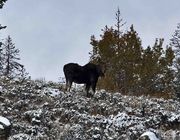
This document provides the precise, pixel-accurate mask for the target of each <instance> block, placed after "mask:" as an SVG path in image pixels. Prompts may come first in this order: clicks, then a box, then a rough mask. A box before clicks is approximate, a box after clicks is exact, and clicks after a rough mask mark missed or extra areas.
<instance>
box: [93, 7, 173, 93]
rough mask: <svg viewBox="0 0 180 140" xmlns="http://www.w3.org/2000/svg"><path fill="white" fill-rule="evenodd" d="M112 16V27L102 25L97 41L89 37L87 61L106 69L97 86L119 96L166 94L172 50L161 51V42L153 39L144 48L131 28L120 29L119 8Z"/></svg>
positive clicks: (170, 74)
mask: <svg viewBox="0 0 180 140" xmlns="http://www.w3.org/2000/svg"><path fill="white" fill-rule="evenodd" d="M116 16H117V17H116V19H117V24H116V25H115V26H116V28H113V27H110V28H109V27H107V26H105V28H104V29H103V30H102V31H103V34H102V35H100V39H99V40H97V39H96V38H95V36H92V37H91V45H92V46H93V50H92V52H91V53H90V55H91V56H90V61H91V62H94V63H98V64H101V63H102V64H104V65H105V67H106V73H105V78H104V79H103V80H102V81H100V82H99V87H100V88H105V89H107V90H115V91H119V92H122V93H146V94H149V93H151V94H152V93H157V92H158V93H170V92H171V91H172V81H173V79H174V75H173V70H172V68H171V67H172V62H173V59H174V51H173V50H172V48H171V47H167V48H166V49H163V41H164V40H163V39H156V40H155V43H154V45H153V47H150V46H149V47H147V48H146V49H144V48H143V47H142V44H141V39H140V37H139V36H138V33H137V32H136V31H135V29H134V27H133V25H132V26H131V27H130V29H129V30H128V31H127V32H122V30H121V29H120V27H122V26H123V25H124V24H121V23H122V20H120V19H121V18H120V17H119V16H120V11H119V9H118V12H117V13H116Z"/></svg>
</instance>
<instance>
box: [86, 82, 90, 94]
mask: <svg viewBox="0 0 180 140" xmlns="http://www.w3.org/2000/svg"><path fill="white" fill-rule="evenodd" d="M89 88H90V85H89V84H86V94H87V97H90V95H89Z"/></svg>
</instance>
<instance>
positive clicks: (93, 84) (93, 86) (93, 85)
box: [92, 82, 96, 95]
mask: <svg viewBox="0 0 180 140" xmlns="http://www.w3.org/2000/svg"><path fill="white" fill-rule="evenodd" d="M92 90H93V95H94V94H95V91H96V82H94V83H92Z"/></svg>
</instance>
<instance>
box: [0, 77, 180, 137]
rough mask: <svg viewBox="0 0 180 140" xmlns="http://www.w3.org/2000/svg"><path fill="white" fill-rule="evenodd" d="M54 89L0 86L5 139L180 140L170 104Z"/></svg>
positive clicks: (178, 114)
mask: <svg viewBox="0 0 180 140" xmlns="http://www.w3.org/2000/svg"><path fill="white" fill-rule="evenodd" d="M59 88H60V85H58V84H54V83H50V82H49V83H45V82H42V81H31V80H29V81H26V82H25V83H23V84H20V83H19V82H18V81H13V82H11V83H8V84H4V83H3V82H1V86H0V116H3V117H6V118H7V119H9V120H10V122H11V123H12V127H11V133H10V137H9V139H10V140H93V139H94V140H137V139H139V138H140V136H141V135H142V134H143V133H144V132H146V133H144V135H142V137H146V134H151V135H154V136H153V137H156V139H163V140H179V139H180V104H179V102H178V101H176V100H173V99H169V100H164V99H157V98H150V97H145V96H141V97H135V96H124V95H122V94H120V93H108V92H106V91H105V90H100V91H97V92H96V94H95V95H94V97H92V98H87V97H86V94H85V92H84V91H82V90H81V89H77V90H76V91H72V92H71V93H69V92H64V91H63V90H59ZM0 131H1V129H0ZM152 133H153V134H152ZM0 134H1V133H0ZM154 139H155V138H154Z"/></svg>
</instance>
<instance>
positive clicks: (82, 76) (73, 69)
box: [63, 63, 104, 97]
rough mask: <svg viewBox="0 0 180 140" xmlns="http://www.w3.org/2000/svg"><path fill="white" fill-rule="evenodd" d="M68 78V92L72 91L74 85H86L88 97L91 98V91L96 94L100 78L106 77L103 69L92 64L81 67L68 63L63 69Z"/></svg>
mask: <svg viewBox="0 0 180 140" xmlns="http://www.w3.org/2000/svg"><path fill="white" fill-rule="evenodd" d="M63 71H64V75H65V78H66V90H67V91H70V89H71V86H72V83H73V82H74V83H77V84H85V86H86V87H85V90H86V93H87V96H88V97H90V94H89V90H90V88H92V91H93V92H94V93H95V90H96V84H97V81H98V78H99V76H101V77H102V76H104V72H103V70H102V67H101V66H99V65H95V64H92V63H88V64H86V65H84V66H80V65H79V64H77V63H68V64H66V65H64V68H63Z"/></svg>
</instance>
